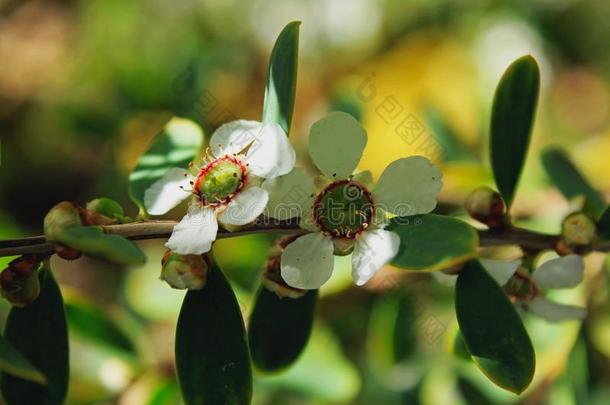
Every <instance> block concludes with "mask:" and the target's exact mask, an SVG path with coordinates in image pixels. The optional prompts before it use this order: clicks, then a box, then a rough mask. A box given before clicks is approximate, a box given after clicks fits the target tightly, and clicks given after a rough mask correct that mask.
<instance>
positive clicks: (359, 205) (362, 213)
mask: <svg viewBox="0 0 610 405" xmlns="http://www.w3.org/2000/svg"><path fill="white" fill-rule="evenodd" d="M373 211H374V207H373V200H372V198H371V194H370V193H369V191H368V190H367V189H366V188H364V187H363V186H362V185H360V184H358V183H356V182H353V181H348V180H341V181H337V182H335V183H332V184H331V185H329V186H328V187H326V189H324V191H322V192H321V193H320V194H319V195H318V197H317V198H316V202H315V203H314V207H313V216H314V221H315V222H316V224H317V225H318V228H320V230H322V231H325V232H328V233H330V234H331V235H332V236H334V237H338V238H354V237H356V235H358V233H360V232H362V231H363V230H365V229H366V228H367V227H368V226H369V225H370V224H371V220H372V219H373Z"/></svg>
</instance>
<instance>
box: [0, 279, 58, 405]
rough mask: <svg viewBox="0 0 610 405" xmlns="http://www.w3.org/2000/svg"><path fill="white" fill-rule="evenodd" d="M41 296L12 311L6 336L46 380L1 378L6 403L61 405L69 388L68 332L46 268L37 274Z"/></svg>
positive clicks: (6, 376) (53, 282) (56, 293)
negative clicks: (38, 381) (43, 381)
mask: <svg viewBox="0 0 610 405" xmlns="http://www.w3.org/2000/svg"><path fill="white" fill-rule="evenodd" d="M40 278H41V280H40V282H41V290H40V295H39V296H38V298H37V299H36V301H34V302H33V303H32V304H31V305H29V306H27V307H25V308H15V307H13V308H12V309H11V312H10V314H9V316H8V319H7V321H6V327H5V331H4V334H5V337H6V340H7V341H8V342H10V343H11V344H12V345H13V346H14V347H15V348H16V349H17V350H19V352H20V353H22V354H23V355H24V356H25V357H26V358H27V359H28V360H29V361H30V362H31V363H32V364H33V365H34V366H35V367H36V368H37V369H38V370H40V372H41V373H42V374H43V375H44V376H45V377H46V380H47V385H44V386H43V385H40V384H37V383H33V382H31V381H26V380H22V379H20V378H16V377H13V376H10V375H8V374H3V375H2V382H1V387H2V395H3V396H4V399H5V400H6V402H7V403H8V404H11V405H13V404H24V405H25V404H40V405H59V404H62V403H63V401H64V398H65V396H66V392H67V389H68V375H69V363H68V329H67V326H66V317H65V313H64V305H63V299H62V296H61V292H60V290H59V286H58V285H57V282H56V281H55V279H54V278H53V275H52V274H51V271H50V270H49V269H43V270H41V272H40Z"/></svg>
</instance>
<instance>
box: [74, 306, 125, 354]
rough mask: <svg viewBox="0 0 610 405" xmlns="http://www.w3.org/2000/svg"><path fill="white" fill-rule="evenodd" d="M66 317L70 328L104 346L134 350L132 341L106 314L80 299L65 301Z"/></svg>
mask: <svg viewBox="0 0 610 405" xmlns="http://www.w3.org/2000/svg"><path fill="white" fill-rule="evenodd" d="M65 308H66V317H67V319H68V325H69V326H70V328H71V330H72V331H74V332H76V333H77V334H79V335H80V336H82V337H85V338H87V339H89V340H91V341H93V342H96V343H98V344H101V345H105V346H112V347H115V348H118V349H121V350H125V351H128V352H133V351H135V348H134V345H133V342H132V341H131V339H129V337H127V335H125V333H124V332H123V331H122V330H121V329H120V328H119V327H118V326H117V325H116V323H115V322H114V321H113V320H112V319H110V318H109V317H108V316H106V314H104V313H103V312H101V311H99V310H98V309H97V308H95V307H94V306H93V305H91V304H88V303H86V302H82V301H76V300H72V301H70V302H66V305H65Z"/></svg>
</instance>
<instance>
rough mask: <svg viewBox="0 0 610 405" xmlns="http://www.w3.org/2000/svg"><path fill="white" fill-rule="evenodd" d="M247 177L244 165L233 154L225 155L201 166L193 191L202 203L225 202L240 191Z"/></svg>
mask: <svg viewBox="0 0 610 405" xmlns="http://www.w3.org/2000/svg"><path fill="white" fill-rule="evenodd" d="M247 177H248V172H247V168H246V165H245V164H244V163H243V162H242V161H241V160H239V159H238V158H236V157H235V156H229V155H226V156H223V157H220V158H218V159H215V160H213V161H211V162H210V163H208V164H207V165H205V166H204V167H202V168H201V170H200V171H199V173H198V174H197V178H196V179H195V184H194V185H193V191H194V192H195V194H197V195H198V196H199V199H200V200H201V202H202V203H203V204H204V205H211V206H217V205H221V204H226V203H228V202H229V201H230V200H231V198H233V196H234V195H235V194H236V193H238V192H240V191H241V189H242V188H243V187H244V184H245V183H246V179H247Z"/></svg>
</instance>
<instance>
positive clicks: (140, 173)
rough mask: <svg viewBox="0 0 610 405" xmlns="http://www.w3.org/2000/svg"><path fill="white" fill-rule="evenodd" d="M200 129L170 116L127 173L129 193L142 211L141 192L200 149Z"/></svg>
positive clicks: (189, 158)
mask: <svg viewBox="0 0 610 405" xmlns="http://www.w3.org/2000/svg"><path fill="white" fill-rule="evenodd" d="M202 145H203V131H202V130H201V128H200V127H199V125H197V124H196V123H194V122H193V121H189V120H186V119H183V118H173V119H171V120H170V121H169V122H168V123H167V124H166V125H165V127H164V128H163V130H162V131H161V133H160V134H159V135H157V137H156V138H155V140H154V141H153V142H152V144H151V145H150V146H149V148H148V150H147V151H146V152H145V153H144V155H142V156H141V157H140V159H139V160H138V164H137V165H136V168H135V169H134V170H133V172H131V174H130V175H129V196H130V197H131V200H132V201H133V202H134V203H136V204H137V205H138V207H140V212H141V213H143V214H145V213H146V209H145V208H144V193H145V192H146V190H147V189H148V188H149V187H150V186H151V185H152V184H153V183H154V182H155V181H157V180H159V179H161V178H162V177H163V175H165V173H166V172H167V171H168V170H169V169H171V168H172V167H181V168H186V167H187V166H188V164H189V163H190V162H191V161H193V159H195V157H196V156H197V155H198V154H199V152H200V151H201V148H202Z"/></svg>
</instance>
